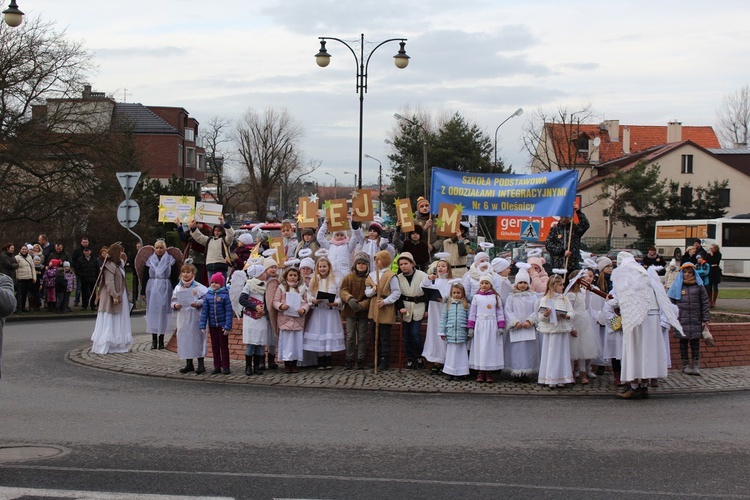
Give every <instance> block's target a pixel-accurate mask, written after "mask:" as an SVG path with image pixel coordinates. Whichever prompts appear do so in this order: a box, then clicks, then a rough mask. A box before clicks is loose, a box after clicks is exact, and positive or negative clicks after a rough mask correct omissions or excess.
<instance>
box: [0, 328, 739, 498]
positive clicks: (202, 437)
mask: <svg viewBox="0 0 750 500" xmlns="http://www.w3.org/2000/svg"><path fill="white" fill-rule="evenodd" d="M134 325H135V330H136V331H141V332H142V331H143V330H144V325H143V319H142V318H136V319H134ZM92 328H93V319H89V320H67V321H65V320H61V321H59V322H57V323H55V324H50V323H49V322H16V323H11V324H9V325H6V332H5V334H6V339H5V354H4V359H3V378H2V379H0V446H8V445H11V444H26V445H51V446H58V447H62V448H64V449H65V450H66V451H67V453H65V454H63V455H61V456H59V457H56V458H52V459H46V460H38V461H29V462H15V463H0V495H2V491H3V490H2V487H25V488H57V489H66V490H90V491H106V492H128V493H143V494H161V495H195V496H224V497H234V498H347V499H351V498H367V499H372V498H492V499H496V498H499V497H505V498H586V499H599V498H601V499H604V498H607V499H611V498H633V499H636V498H637V499H642V498H661V497H672V498H674V497H677V498H750V478H749V477H748V474H747V464H748V463H750V431H749V430H748V426H747V423H746V422H747V415H749V414H750V394H747V393H729V394H716V395H695V396H662V397H652V398H651V399H649V400H646V401H618V400H615V399H614V398H613V399H611V400H609V399H601V398H596V399H587V398H585V397H579V398H571V397H560V398H551V397H544V398H533V397H481V396H468V395H466V396H464V395H448V394H438V395H424V394H389V393H373V392H369V391H368V392H352V391H336V390H319V389H297V388H262V387H250V386H247V387H238V386H232V385H219V384H202V383H194V382H183V381H176V380H167V379H164V380H161V379H156V378H151V377H149V378H146V377H138V376H132V375H125V374H117V373H112V372H104V371H97V370H93V369H90V368H86V367H82V366H79V365H74V364H72V363H70V362H67V361H65V353H66V352H67V351H68V350H70V349H72V348H74V347H77V346H80V345H81V344H83V343H85V342H86V341H87V338H88V335H89V334H90V331H91V330H92ZM0 498H1V496H0ZM27 498H29V497H27ZM35 498H36V497H35Z"/></svg>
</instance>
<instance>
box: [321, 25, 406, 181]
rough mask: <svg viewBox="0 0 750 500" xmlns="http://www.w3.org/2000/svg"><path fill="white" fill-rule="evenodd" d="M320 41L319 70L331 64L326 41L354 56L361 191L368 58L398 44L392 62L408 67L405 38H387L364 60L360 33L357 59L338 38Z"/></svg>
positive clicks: (322, 37)
mask: <svg viewBox="0 0 750 500" xmlns="http://www.w3.org/2000/svg"><path fill="white" fill-rule="evenodd" d="M318 39H319V40H320V51H319V52H318V53H317V54H315V62H316V63H317V64H318V66H320V67H321V68H325V67H326V66H328V64H329V63H330V62H331V55H330V54H329V53H328V51H327V50H326V40H335V41H337V42H339V43H341V44H343V45H344V46H346V48H348V49H349V52H351V53H352V55H353V56H354V62H355V63H356V67H357V86H356V91H357V92H359V157H358V160H359V171H358V172H359V189H362V122H363V120H362V116H363V111H364V101H365V92H367V71H368V69H369V66H370V58H371V57H372V55H373V54H374V53H375V51H376V50H378V48H380V47H381V46H382V45H385V44H386V43H388V42H399V45H400V48H399V50H398V53H396V55H395V56H393V62H394V64H395V65H396V67H397V68H399V69H404V68H406V66H408V65H409V56H408V55H406V49H405V46H406V38H389V39H388V40H384V41H382V42H380V43H379V44H377V45H376V46H375V48H373V49H372V50H371V51H370V52H369V53H368V54H367V59H365V35H364V33H362V34H361V35H360V37H359V57H357V52H355V50H354V49H353V48H352V46H351V45H349V44H348V43H346V42H345V41H343V40H341V39H340V38H334V37H330V36H319V37H318Z"/></svg>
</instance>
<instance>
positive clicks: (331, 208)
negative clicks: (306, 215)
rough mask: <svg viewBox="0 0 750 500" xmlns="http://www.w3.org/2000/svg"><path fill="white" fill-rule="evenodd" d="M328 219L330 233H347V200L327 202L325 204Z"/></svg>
mask: <svg viewBox="0 0 750 500" xmlns="http://www.w3.org/2000/svg"><path fill="white" fill-rule="evenodd" d="M324 206H325V209H326V217H327V218H328V231H329V232H333V231H346V230H347V229H349V217H348V213H347V206H346V198H341V199H339V200H326V202H325V203H324Z"/></svg>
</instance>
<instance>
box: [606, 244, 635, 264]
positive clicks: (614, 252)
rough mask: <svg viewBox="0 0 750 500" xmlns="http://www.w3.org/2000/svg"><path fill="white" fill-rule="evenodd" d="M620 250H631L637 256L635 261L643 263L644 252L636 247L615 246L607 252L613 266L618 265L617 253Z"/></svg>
mask: <svg viewBox="0 0 750 500" xmlns="http://www.w3.org/2000/svg"><path fill="white" fill-rule="evenodd" d="M620 252H629V253H632V254H633V257H635V261H636V262H638V263H639V264H641V263H643V252H641V251H640V250H638V249H636V248H613V249H612V250H610V251H609V252H607V258H608V259H609V260H611V261H612V267H617V254H618V253H620Z"/></svg>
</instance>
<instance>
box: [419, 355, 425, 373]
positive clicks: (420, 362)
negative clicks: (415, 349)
mask: <svg viewBox="0 0 750 500" xmlns="http://www.w3.org/2000/svg"><path fill="white" fill-rule="evenodd" d="M424 364H425V359H424V358H423V357H421V356H420V357H418V358H417V368H418V369H420V370H424Z"/></svg>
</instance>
